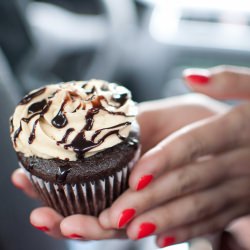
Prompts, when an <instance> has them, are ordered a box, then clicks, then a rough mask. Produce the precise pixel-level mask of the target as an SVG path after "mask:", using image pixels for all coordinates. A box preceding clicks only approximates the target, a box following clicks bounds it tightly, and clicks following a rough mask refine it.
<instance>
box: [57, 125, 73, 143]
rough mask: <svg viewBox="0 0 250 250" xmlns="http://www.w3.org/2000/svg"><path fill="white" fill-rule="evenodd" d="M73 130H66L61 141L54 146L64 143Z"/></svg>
mask: <svg viewBox="0 0 250 250" xmlns="http://www.w3.org/2000/svg"><path fill="white" fill-rule="evenodd" d="M74 130H75V129H74V128H68V129H67V131H66V133H65V134H64V136H63V138H62V140H60V141H58V142H57V143H56V144H57V145H59V144H63V143H66V142H67V139H68V137H69V135H70V133H71V132H73V131H74Z"/></svg>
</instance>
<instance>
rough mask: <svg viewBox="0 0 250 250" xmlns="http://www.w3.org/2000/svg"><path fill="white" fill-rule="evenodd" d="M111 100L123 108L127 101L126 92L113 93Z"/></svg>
mask: <svg viewBox="0 0 250 250" xmlns="http://www.w3.org/2000/svg"><path fill="white" fill-rule="evenodd" d="M112 99H113V100H114V101H115V102H118V103H119V104H120V106H123V105H124V103H125V102H126V101H127V100H128V93H127V92H123V93H115V94H113V95H112Z"/></svg>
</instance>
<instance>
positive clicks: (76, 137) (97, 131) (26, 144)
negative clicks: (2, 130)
mask: <svg viewBox="0 0 250 250" xmlns="http://www.w3.org/2000/svg"><path fill="white" fill-rule="evenodd" d="M136 112H137V110H136V105H135V102H133V101H132V100H131V93H130V91H129V90H127V89H126V88H125V87H122V86H119V85H117V84H115V83H107V82H105V81H101V80H90V81H87V82H85V81H77V82H74V81H73V82H67V83H60V84H52V85H47V86H45V87H42V88H40V89H37V90H34V91H32V92H30V93H29V94H27V95H26V96H25V97H24V98H23V99H22V100H21V101H20V103H19V104H18V105H17V107H16V109H15V112H14V114H13V116H12V117H11V118H10V131H11V140H12V143H13V146H14V149H15V150H16V152H17V156H18V161H19V164H20V166H21V167H22V168H23V169H24V170H25V172H26V173H27V175H28V177H29V179H30V180H31V182H32V184H33V186H34V188H35V189H36V191H37V193H38V194H39V196H40V197H41V199H42V201H43V202H44V203H45V205H47V206H50V207H52V208H54V209H55V210H56V211H58V212H59V213H60V214H62V215H63V216H68V215H72V214H87V215H93V216H98V215H99V214H100V212H101V211H102V210H103V209H105V208H107V207H109V206H110V205H111V204H112V203H113V201H114V200H115V199H116V198H117V197H118V196H119V195H120V194H121V193H123V192H124V191H125V190H126V189H127V188H128V177H129V174H130V171H131V169H132V167H133V166H134V164H135V162H136V161H137V160H138V158H139V155H140V144H139V127H138V124H137V122H136V118H135V116H136Z"/></svg>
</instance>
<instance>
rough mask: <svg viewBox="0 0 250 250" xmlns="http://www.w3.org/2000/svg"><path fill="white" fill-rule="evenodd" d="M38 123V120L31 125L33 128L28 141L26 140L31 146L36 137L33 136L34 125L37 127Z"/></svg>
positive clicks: (34, 131)
mask: <svg viewBox="0 0 250 250" xmlns="http://www.w3.org/2000/svg"><path fill="white" fill-rule="evenodd" d="M38 122H39V118H38V119H37V120H36V121H35V122H34V124H33V128H32V131H31V133H30V136H29V140H28V143H29V144H31V143H32V142H33V141H34V139H35V137H36V135H35V133H36V125H37V123H38Z"/></svg>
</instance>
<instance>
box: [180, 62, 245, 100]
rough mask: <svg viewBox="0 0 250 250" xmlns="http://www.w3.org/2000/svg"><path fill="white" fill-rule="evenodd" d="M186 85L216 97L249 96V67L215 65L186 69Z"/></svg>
mask: <svg viewBox="0 0 250 250" xmlns="http://www.w3.org/2000/svg"><path fill="white" fill-rule="evenodd" d="M183 75H184V79H185V81H186V83H187V85H188V86H189V87H190V88H191V89H192V90H194V91H196V92H200V93H203V94H206V95H208V96H211V97H214V98H217V99H247V98H250V68H244V67H234V66H217V67H214V68H209V69H186V70H184V72H183Z"/></svg>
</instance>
